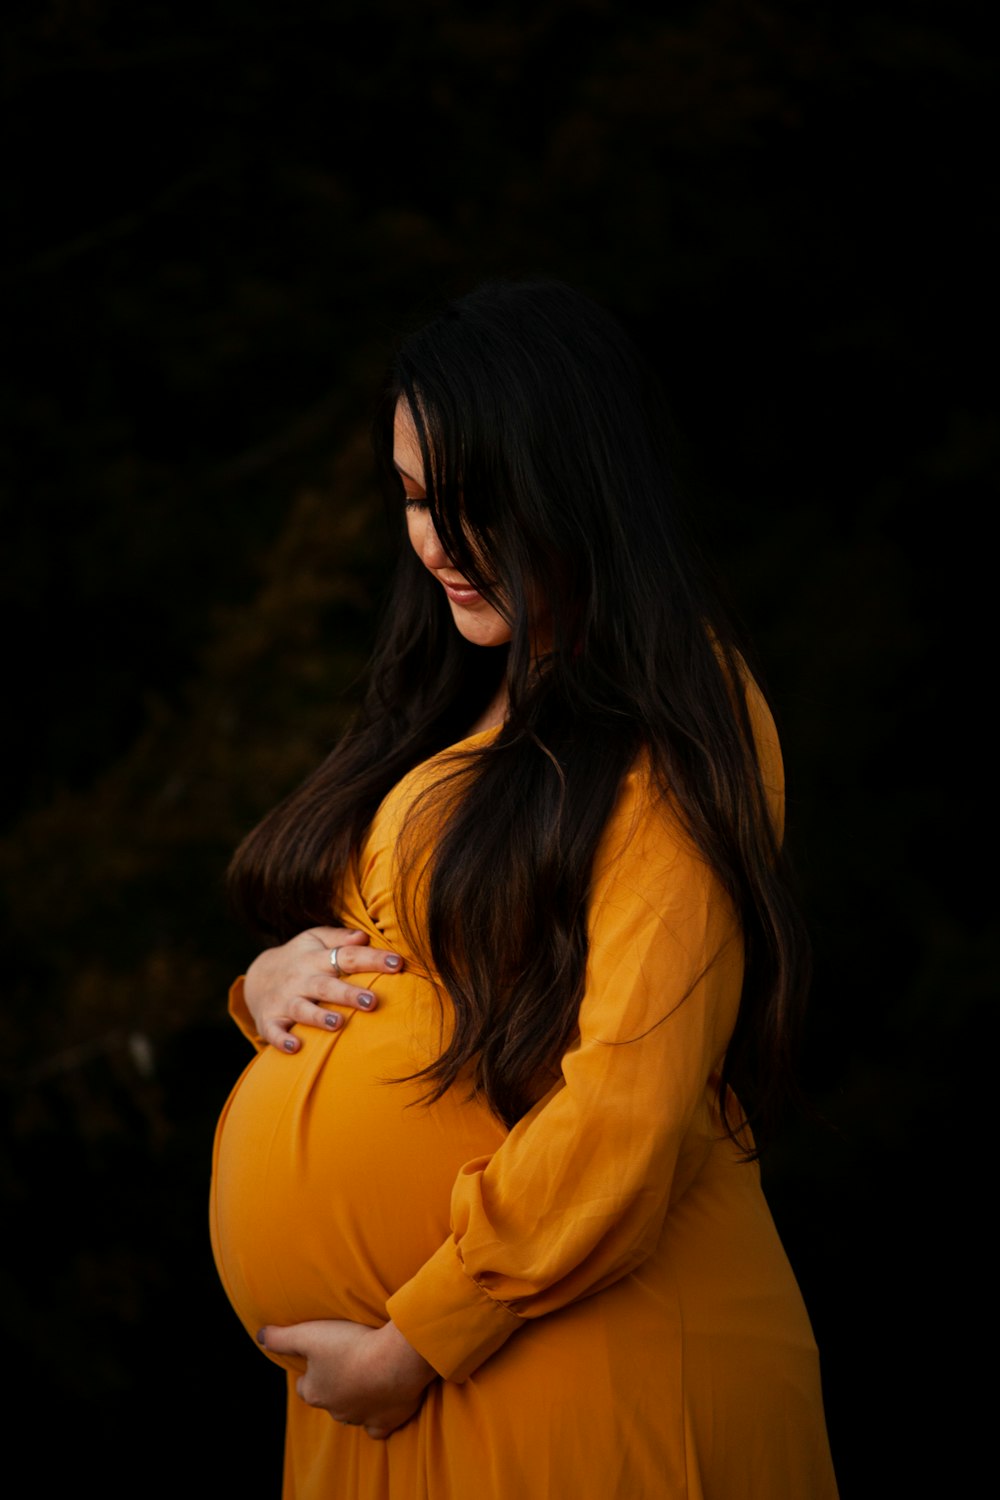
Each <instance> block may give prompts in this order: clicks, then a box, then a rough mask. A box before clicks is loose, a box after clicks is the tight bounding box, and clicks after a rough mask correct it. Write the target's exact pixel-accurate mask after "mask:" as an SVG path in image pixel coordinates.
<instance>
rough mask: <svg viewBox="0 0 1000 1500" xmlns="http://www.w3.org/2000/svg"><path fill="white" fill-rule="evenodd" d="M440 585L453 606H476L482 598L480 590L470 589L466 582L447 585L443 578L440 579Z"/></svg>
mask: <svg viewBox="0 0 1000 1500" xmlns="http://www.w3.org/2000/svg"><path fill="white" fill-rule="evenodd" d="M438 583H439V584H440V585H441V587H442V588H443V589H444V591H445V593H446V594H447V595H448V598H449V599H450V600H451V602H452V604H466V605H469V604H475V603H476V601H477V599H481V598H482V595H481V594H480V593H479V592H478V590H476V589H474V588H470V587H469V585H468V584H467V583H465V582H464V581H463V582H462V583H461V584H455V583H446V582H445V580H444V579H443V578H439V579H438Z"/></svg>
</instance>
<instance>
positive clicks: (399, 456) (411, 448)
mask: <svg viewBox="0 0 1000 1500" xmlns="http://www.w3.org/2000/svg"><path fill="white" fill-rule="evenodd" d="M392 431H393V439H392V460H393V463H394V464H395V465H396V468H397V469H399V470H400V472H401V473H403V474H406V475H407V476H408V477H409V478H410V479H417V480H419V481H420V483H421V484H422V483H423V478H424V461H423V458H422V457H421V453H420V440H419V438H418V437H417V429H416V427H415V425H414V421H413V413H412V412H411V411H410V407H409V403H408V402H407V401H406V400H404V398H403V397H402V396H400V398H399V400H398V401H397V402H396V414H395V417H394V418H393V424H392Z"/></svg>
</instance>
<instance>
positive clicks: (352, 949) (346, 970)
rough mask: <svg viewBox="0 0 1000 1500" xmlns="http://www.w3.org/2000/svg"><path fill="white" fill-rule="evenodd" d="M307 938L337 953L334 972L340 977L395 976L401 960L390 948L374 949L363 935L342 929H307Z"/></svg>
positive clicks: (401, 962)
mask: <svg viewBox="0 0 1000 1500" xmlns="http://www.w3.org/2000/svg"><path fill="white" fill-rule="evenodd" d="M308 936H309V937H312V938H316V939H317V940H318V941H319V942H320V943H322V945H323V947H324V948H326V949H327V950H328V953H332V952H333V951H334V950H336V954H337V968H338V969H339V970H340V972H341V973H342V974H359V973H366V974H368V973H373V972H374V973H380V974H398V973H399V971H400V969H401V968H402V967H403V959H402V956H401V955H400V954H398V953H394V952H393V950H392V949H391V948H389V949H386V948H373V947H371V944H370V941H369V939H368V937H367V935H366V934H365V933H363V932H357V931H349V930H346V929H345V928H343V927H310V929H309V932H308Z"/></svg>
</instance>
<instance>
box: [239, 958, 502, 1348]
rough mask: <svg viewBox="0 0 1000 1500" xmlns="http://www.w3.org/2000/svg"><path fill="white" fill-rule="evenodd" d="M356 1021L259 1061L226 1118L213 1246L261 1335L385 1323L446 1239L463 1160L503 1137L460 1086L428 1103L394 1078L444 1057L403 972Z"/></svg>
mask: <svg viewBox="0 0 1000 1500" xmlns="http://www.w3.org/2000/svg"><path fill="white" fill-rule="evenodd" d="M374 987H376V988H378V983H377V981H376V982H375V986H374ZM346 1019H347V1024H346V1025H345V1026H344V1027H343V1029H342V1030H341V1031H340V1032H339V1033H335V1034H326V1033H323V1032H319V1031H316V1030H307V1029H305V1028H302V1029H301V1030H300V1031H298V1033H297V1035H298V1036H299V1038H300V1040H301V1043H302V1046H301V1048H300V1050H299V1051H298V1052H297V1053H295V1054H294V1055H293V1056H291V1057H289V1056H287V1055H283V1054H281V1053H278V1052H276V1051H274V1050H273V1049H272V1048H269V1049H268V1050H267V1051H265V1052H262V1053H261V1054H260V1055H259V1056H257V1057H256V1058H255V1059H254V1060H253V1062H252V1063H251V1064H250V1066H249V1067H248V1068H247V1070H246V1071H245V1072H244V1073H243V1075H242V1077H241V1078H240V1079H239V1081H238V1083H237V1084H236V1087H235V1089H234V1090H233V1092H232V1094H231V1095H230V1098H229V1100H228V1103H227V1104H226V1107H225V1109H224V1111H223V1114H222V1118H221V1119H220V1121H219V1126H218V1130H217V1132H216V1143H215V1160H214V1170H213V1176H212V1202H211V1220H212V1244H213V1249H214V1252H215V1258H216V1264H217V1266H218V1269H219V1274H220V1276H221V1278H222V1281H223V1284H224V1286H225V1288H226V1291H227V1293H228V1295H229V1298H230V1301H231V1302H232V1303H233V1306H234V1307H235V1309H236V1311H237V1313H238V1314H239V1316H240V1318H241V1319H242V1321H243V1323H244V1324H245V1326H246V1327H247V1329H248V1330H249V1331H250V1333H251V1334H253V1333H255V1332H256V1330H257V1329H258V1328H259V1327H260V1326H261V1325H262V1324H264V1323H281V1324H284V1323H298V1322H302V1321H304V1320H306V1319H310V1318H350V1319H352V1320H355V1321H357V1322H364V1323H370V1324H378V1323H381V1322H383V1321H384V1320H385V1301H386V1298H387V1297H388V1296H390V1295H391V1293H392V1292H394V1291H396V1290H397V1289H398V1287H400V1286H401V1285H402V1284H403V1283H404V1282H405V1281H406V1280H408V1278H409V1277H410V1276H412V1275H413V1274H414V1272H415V1271H417V1270H418V1269H419V1267H420V1266H421V1265H422V1264H423V1262H424V1261H425V1260H426V1259H427V1258H428V1257H429V1256H430V1255H432V1254H433V1253H434V1251H435V1250H436V1249H437V1248H438V1246H439V1245H440V1244H441V1243H442V1241H443V1240H445V1239H446V1238H447V1235H448V1228H449V1204H450V1198H451V1188H452V1184H453V1182H454V1180H455V1177H456V1175H457V1174H458V1172H459V1170H460V1168H461V1167H462V1165H463V1164H464V1163H465V1162H467V1161H470V1160H472V1159H473V1158H476V1157H480V1156H487V1155H490V1154H491V1153H492V1152H493V1151H495V1150H496V1148H497V1146H498V1145H499V1144H500V1142H501V1141H502V1139H503V1135H504V1132H503V1129H502V1127H501V1126H500V1125H498V1124H497V1122H496V1120H494V1119H493V1118H492V1116H491V1115H490V1114H489V1113H488V1111H487V1110H486V1109H485V1108H483V1107H482V1106H480V1105H476V1104H470V1103H468V1102H467V1101H466V1100H465V1099H464V1096H463V1091H462V1090H460V1089H459V1090H451V1091H450V1092H449V1093H448V1094H446V1095H445V1096H444V1098H442V1099H440V1100H438V1101H437V1102H436V1103H435V1104H432V1105H424V1104H421V1103H420V1102H419V1099H420V1095H421V1093H422V1092H423V1091H424V1089H425V1088H426V1084H421V1083H420V1082H417V1083H393V1082H389V1081H387V1080H390V1079H393V1078H399V1077H400V1076H401V1075H404V1074H406V1073H411V1072H412V1071H413V1070H414V1068H415V1067H420V1066H422V1065H423V1064H424V1063H426V1061H427V1060H428V1059H429V1058H430V1057H432V1056H433V1055H434V1053H433V1042H432V1040H431V1038H432V1036H433V1035H436V1019H437V1002H436V1000H435V998H434V993H433V990H432V989H431V987H430V986H429V985H428V984H427V982H426V981H424V980H421V979H419V978H417V977H416V976H413V977H408V976H395V977H394V978H393V979H392V982H391V986H388V987H386V988H384V989H381V990H380V993H379V1009H378V1010H377V1011H375V1012H373V1013H372V1014H371V1015H357V1014H351V1013H347V1017H346Z"/></svg>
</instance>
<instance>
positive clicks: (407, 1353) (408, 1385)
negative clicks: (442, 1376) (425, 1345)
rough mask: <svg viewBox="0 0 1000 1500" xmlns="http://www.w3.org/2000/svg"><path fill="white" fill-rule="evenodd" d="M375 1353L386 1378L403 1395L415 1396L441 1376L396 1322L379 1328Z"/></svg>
mask: <svg viewBox="0 0 1000 1500" xmlns="http://www.w3.org/2000/svg"><path fill="white" fill-rule="evenodd" d="M376 1357H377V1360H378V1363H379V1367H380V1370H381V1371H382V1373H383V1374H384V1376H385V1378H386V1380H387V1381H389V1382H391V1384H392V1385H393V1386H394V1387H395V1388H396V1389H397V1390H398V1391H399V1393H400V1395H402V1396H412V1397H414V1398H415V1397H417V1396H419V1395H420V1394H421V1392H422V1391H425V1390H426V1389H427V1387H428V1386H429V1385H430V1384H431V1382H432V1381H434V1380H436V1379H437V1378H438V1372H437V1371H436V1370H435V1368H434V1366H433V1365H431V1364H428V1362H427V1360H426V1359H424V1357H423V1355H422V1354H418V1353H417V1351H416V1349H414V1347H413V1345H412V1344H411V1343H410V1342H409V1340H408V1339H407V1338H406V1337H405V1336H404V1335H403V1334H402V1333H400V1331H399V1329H398V1328H397V1327H396V1325H395V1323H393V1322H389V1323H386V1324H385V1325H384V1327H382V1328H380V1329H379V1330H378V1335H377V1349H376Z"/></svg>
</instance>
